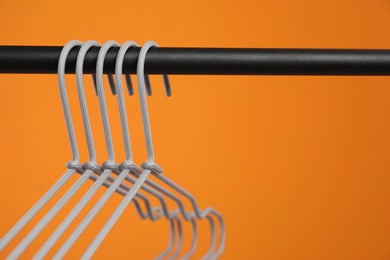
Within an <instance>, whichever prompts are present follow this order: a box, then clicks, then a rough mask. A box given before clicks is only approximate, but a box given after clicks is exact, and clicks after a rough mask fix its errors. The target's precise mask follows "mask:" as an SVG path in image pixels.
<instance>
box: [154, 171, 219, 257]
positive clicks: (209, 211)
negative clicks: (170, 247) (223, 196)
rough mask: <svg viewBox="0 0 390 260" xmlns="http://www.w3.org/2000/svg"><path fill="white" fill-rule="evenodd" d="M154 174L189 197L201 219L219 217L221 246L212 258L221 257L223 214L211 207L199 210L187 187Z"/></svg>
mask: <svg viewBox="0 0 390 260" xmlns="http://www.w3.org/2000/svg"><path fill="white" fill-rule="evenodd" d="M153 175H154V176H155V177H157V178H158V179H160V180H161V181H163V182H164V183H165V184H167V185H168V186H170V187H172V188H173V189H175V190H177V191H178V192H179V193H180V194H182V195H183V196H184V197H186V198H187V199H189V200H190V202H191V204H192V207H193V209H194V213H195V215H196V216H197V217H198V218H199V219H204V218H205V217H207V216H210V215H214V216H215V217H216V218H217V219H218V222H219V225H220V242H219V248H218V250H217V252H215V253H214V254H213V255H211V258H212V259H215V258H217V257H219V256H220V255H221V254H222V253H223V251H224V248H225V241H226V235H225V234H226V233H225V224H224V221H223V217H222V215H221V214H220V213H219V212H218V211H216V210H215V209H213V208H210V207H209V208H206V209H205V210H203V211H201V210H199V206H198V205H197V203H196V200H195V199H194V197H193V196H192V195H191V194H190V193H189V192H187V191H186V190H185V189H183V188H182V187H180V186H179V185H177V184H176V183H174V182H173V181H171V180H170V179H169V178H167V177H166V176H164V175H162V174H153ZM178 203H179V202H178ZM179 207H180V208H182V207H183V205H179ZM183 211H184V208H183ZM183 217H186V216H185V215H184V214H183ZM212 230H213V229H212ZM207 255H209V253H207V254H206V256H207Z"/></svg>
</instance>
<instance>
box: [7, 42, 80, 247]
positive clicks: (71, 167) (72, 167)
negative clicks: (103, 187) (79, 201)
mask: <svg viewBox="0 0 390 260" xmlns="http://www.w3.org/2000/svg"><path fill="white" fill-rule="evenodd" d="M81 44H82V43H81V42H80V41H70V42H68V43H67V44H66V45H65V46H64V48H63V49H62V50H61V54H60V59H59V61H58V87H59V90H60V97H61V104H62V109H63V112H64V117H65V123H66V127H67V131H68V138H69V142H70V146H71V150H72V161H70V162H68V163H67V168H68V170H67V171H66V173H65V174H64V175H63V176H62V177H60V179H59V180H58V181H57V182H56V183H55V184H54V185H53V186H52V187H51V188H50V189H49V190H48V191H47V192H46V193H45V194H44V195H43V196H42V197H41V198H40V199H39V201H38V202H37V203H36V204H35V205H34V206H32V207H31V209H30V210H29V211H28V212H27V213H26V214H25V215H24V216H23V217H22V218H21V219H20V220H19V221H18V222H17V223H16V224H15V225H14V226H13V227H12V228H11V229H10V230H9V231H8V232H7V234H5V235H4V236H3V237H2V238H1V240H0V251H1V250H3V249H4V248H5V247H6V246H7V245H8V244H9V242H10V241H11V240H12V239H13V238H14V237H15V236H16V235H17V234H18V233H19V232H20V230H21V229H22V228H23V227H25V226H26V225H27V223H28V222H30V220H31V219H32V218H33V217H34V216H35V215H36V214H37V213H38V211H39V210H40V209H41V208H42V207H43V206H44V205H45V204H46V203H47V202H48V201H49V199H51V198H52V197H53V196H54V194H56V193H57V192H58V190H59V189H60V188H61V187H62V186H63V185H64V184H65V183H66V182H67V181H68V180H69V178H70V177H71V176H72V175H73V174H74V173H75V171H77V172H81V173H82V172H83V165H82V164H81V163H80V162H79V153H78V148H77V141H76V135H75V133H74V127H73V121H72V115H71V112H70V109H69V102H68V95H67V93H66V84H65V62H66V58H67V56H68V54H69V52H70V50H71V49H73V48H74V47H75V46H79V45H81Z"/></svg>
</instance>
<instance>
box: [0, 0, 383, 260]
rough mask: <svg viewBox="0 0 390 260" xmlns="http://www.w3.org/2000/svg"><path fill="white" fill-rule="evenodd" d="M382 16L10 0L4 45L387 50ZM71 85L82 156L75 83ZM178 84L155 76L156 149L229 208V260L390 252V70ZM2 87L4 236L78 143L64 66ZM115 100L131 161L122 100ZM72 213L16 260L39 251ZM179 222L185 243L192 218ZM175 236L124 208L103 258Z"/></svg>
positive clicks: (248, 4) (140, 147) (371, 7)
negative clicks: (68, 120)
mask: <svg viewBox="0 0 390 260" xmlns="http://www.w3.org/2000/svg"><path fill="white" fill-rule="evenodd" d="M389 13H390V2H389V1H387V0H372V1H362V0H355V1H347V0H330V1H309V0H295V1H256V0H252V1H240V2H233V1H220V2H217V1H206V0H200V1H108V2H107V1H89V2H88V1H75V0H71V1H69V0H68V1H63V2H61V3H60V2H58V1H43V0H35V1H26V0H24V1H22V0H20V1H5V0H2V1H0V24H1V25H2V26H1V27H2V28H1V34H0V44H3V45H63V44H65V43H66V42H67V41H69V40H71V39H78V40H83V41H86V40H90V39H94V40H97V41H99V42H100V43H104V42H105V41H107V40H112V39H114V40H117V41H119V42H120V43H123V42H124V41H126V40H130V39H133V40H136V41H138V42H139V43H140V44H142V43H143V42H145V41H146V40H155V41H156V42H158V43H159V44H160V45H161V46H177V47H185V46H188V47H189V46H194V47H294V48H387V49H389V48H390V36H389V35H390V33H389V24H390V15H389ZM67 80H68V81H67V82H68V87H69V95H70V97H71V102H72V107H73V108H74V109H73V111H74V117H75V124H76V125H77V133H78V140H79V143H80V149H81V152H82V158H83V161H86V160H87V153H86V148H85V140H84V138H83V132H82V128H81V121H80V114H79V111H78V110H79V109H78V104H77V94H76V87H75V84H74V82H75V78H74V76H69V77H68V78H67ZM86 82H87V83H86V87H87V95H88V96H87V98H88V102H89V103H88V104H89V106H90V111H91V113H92V114H93V115H92V123H93V126H94V128H93V130H94V135H95V139H96V146H97V149H98V157H99V160H100V161H102V160H104V159H106V151H105V146H104V139H103V131H102V127H101V123H100V121H99V118H100V115H99V110H98V103H97V98H96V97H95V96H94V95H93V91H92V89H93V87H92V85H91V82H90V78H89V77H88V78H87V77H86ZM171 83H172V89H173V96H172V97H171V98H166V97H164V95H163V86H162V83H161V79H160V77H152V84H153V87H154V89H155V91H154V96H153V97H150V98H149V106H150V113H151V120H152V130H153V134H154V142H155V147H156V158H157V159H156V160H157V162H158V163H159V164H160V165H161V166H162V167H163V168H164V169H165V174H166V176H168V177H170V178H172V179H173V180H175V181H177V182H178V183H180V184H181V185H182V186H183V187H186V188H187V189H188V190H189V191H191V192H192V193H193V194H194V195H196V197H197V199H198V202H199V204H200V205H201V206H202V207H206V206H209V205H211V206H213V207H215V208H217V209H218V210H219V211H220V212H222V213H223V215H224V217H225V220H226V225H227V232H228V236H227V245H226V251H225V253H224V255H223V257H222V259H275V260H276V259H283V260H285V259H300V260H303V259H343V260H345V259H354V260H358V259H389V258H390V246H389V245H390V224H389V223H390V222H389V219H390V206H389V205H390V189H389V186H390V175H389V170H390V163H389V153H390V123H389V122H390V102H389V100H390V78H389V77H298V76H289V77H283V76H171ZM0 86H1V87H0V120H1V127H0V146H1V151H0V158H1V159H0V161H1V169H2V173H1V182H0V202H1V215H0V220H1V221H0V234H1V235H2V234H4V233H5V232H6V231H7V230H8V229H9V228H10V227H11V226H12V225H13V224H14V223H15V222H16V221H17V220H18V219H19V218H20V217H21V216H22V215H23V213H24V212H26V211H27V210H28V209H29V208H30V207H31V206H32V205H33V203H34V202H35V201H37V200H38V198H39V197H40V196H41V195H42V194H43V193H44V192H45V191H46V190H47V189H48V188H49V187H50V186H51V185H52V184H53V183H54V182H55V180H56V179H57V178H59V176H61V174H62V173H63V172H64V171H65V166H64V164H65V162H66V161H68V160H69V159H70V149H69V145H68V140H67V135H66V131H65V124H64V120H63V115H62V111H61V106H60V99H59V93H58V88H57V81H56V76H55V75H0ZM108 102H109V103H110V106H109V109H110V110H109V112H110V117H111V120H112V125H113V127H112V128H113V132H114V140H115V146H116V150H117V157H118V160H122V159H123V156H124V152H123V147H122V145H121V134H120V127H119V120H118V115H117V108H116V100H115V98H113V97H109V98H108ZM127 105H128V109H129V122H130V127H131V131H132V140H133V146H134V153H135V160H136V162H137V163H141V162H142V161H143V160H144V159H145V158H146V154H145V148H144V139H143V136H142V127H141V119H140V113H139V103H138V98H137V96H134V97H129V98H128V99H127ZM83 190H84V191H85V190H86V187H85V188H84V189H83ZM102 192H103V191H101V192H100V194H101V193H102ZM81 194H82V193H78V194H77V196H76V197H75V198H74V199H73V200H72V203H73V204H74V202H75V201H77V198H80V195H81ZM56 198H58V196H57V197H56ZM94 199H95V201H96V198H94ZM120 199H121V198H120V197H119V196H115V197H114V198H113V199H112V201H111V202H110V203H109V206H108V207H107V208H105V209H104V210H103V212H102V213H103V214H101V215H99V217H98V218H97V219H96V221H94V222H93V224H92V225H91V226H90V227H89V228H88V230H87V232H86V233H85V234H84V235H83V236H82V238H81V239H80V241H79V243H77V245H76V246H75V247H74V248H73V249H72V250H71V252H70V253H69V254H68V255H67V256H68V257H69V259H71V258H76V257H79V256H80V255H81V253H82V252H83V251H84V250H85V248H86V247H87V245H88V243H89V242H90V241H91V239H92V238H93V236H94V235H95V234H96V233H97V232H98V230H99V228H100V227H101V226H102V225H103V223H104V221H105V220H106V219H107V217H108V216H109V214H110V212H111V211H112V210H113V209H114V208H115V206H116V205H117V204H118V202H119V201H120ZM153 203H154V204H155V205H158V204H157V202H156V201H153ZM47 208H48V207H47ZM70 208H71V206H68V207H66V208H65V209H64V210H63V211H61V213H60V214H59V216H58V217H57V218H56V219H55V220H54V222H53V224H51V225H50V226H49V227H48V228H47V230H45V231H44V232H43V233H42V234H41V236H39V239H38V240H37V241H36V242H34V243H33V245H32V246H31V247H30V248H29V249H28V250H26V252H25V254H24V255H23V258H25V259H27V258H30V257H31V256H32V255H33V253H34V252H36V250H37V249H38V248H39V246H40V245H41V244H42V242H43V241H44V239H45V238H47V236H48V235H49V234H50V233H51V232H52V231H53V229H54V228H55V226H56V224H58V223H59V222H60V220H61V218H62V217H64V216H65V213H66V212H67V211H69V210H70ZM89 208H90V206H88V207H87V209H89ZM87 209H86V210H84V211H83V213H82V214H83V215H85V213H86V212H87ZM39 216H42V214H40V215H39ZM38 219H39V217H38V218H35V219H34V221H33V222H32V223H31V224H30V225H29V226H28V228H26V229H25V230H23V232H22V233H21V235H19V236H18V237H17V239H15V241H13V243H12V244H11V246H9V247H7V248H6V250H4V252H1V253H0V258H4V257H5V256H6V255H7V253H9V252H10V251H11V248H12V247H13V246H15V245H16V244H17V243H16V242H17V241H20V239H21V238H22V237H23V234H26V232H27V230H28V229H29V228H31V227H32V226H33V224H34V223H36V222H37V220H38ZM79 220H80V219H78V221H79ZM72 227H74V225H73V226H72ZM184 231H185V232H186V234H187V236H186V242H185V248H187V249H188V248H189V236H188V234H189V232H190V229H189V226H188V225H185V230H184ZM200 233H201V237H202V239H201V240H202V241H201V242H200V244H199V250H198V252H197V254H196V256H197V258H198V257H200V256H201V255H202V254H203V253H204V252H205V251H206V250H207V246H208V226H207V223H204V222H201V223H200ZM67 234H69V233H67ZM167 239H168V224H167V222H166V221H165V220H161V221H159V222H157V223H152V222H151V221H142V220H140V219H139V217H138V216H137V215H136V214H135V210H134V208H133V207H131V208H129V209H128V210H127V211H125V213H124V215H123V216H122V217H121V218H120V221H119V222H118V224H117V225H116V226H115V228H114V229H113V230H112V232H111V233H110V234H109V236H108V237H107V239H106V240H105V241H104V243H103V244H102V246H101V248H99V250H98V252H97V253H96V255H95V258H96V259H107V258H112V259H125V256H131V258H132V259H150V258H152V257H153V256H155V255H156V254H158V252H161V251H162V250H163V249H164V248H165V246H166V245H167V242H168V240H167ZM61 241H63V240H61ZM56 248H58V245H57V247H56ZM54 251H55V250H53V251H51V254H50V255H53V252H54ZM126 259H128V258H127V257H126Z"/></svg>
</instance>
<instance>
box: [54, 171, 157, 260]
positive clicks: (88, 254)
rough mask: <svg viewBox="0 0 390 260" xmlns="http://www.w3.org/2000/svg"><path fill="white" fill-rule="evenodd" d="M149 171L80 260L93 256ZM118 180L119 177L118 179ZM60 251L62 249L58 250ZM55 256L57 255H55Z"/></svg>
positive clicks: (57, 259) (128, 194)
mask: <svg viewBox="0 0 390 260" xmlns="http://www.w3.org/2000/svg"><path fill="white" fill-rule="evenodd" d="M150 172H151V171H150V170H145V171H144V172H143V173H142V174H141V176H140V177H139V179H138V180H137V182H136V183H135V184H134V186H133V188H132V189H131V190H130V191H129V193H127V195H126V196H125V198H124V199H123V200H122V201H121V203H120V204H119V206H118V207H117V208H116V210H115V211H114V213H113V214H112V215H111V217H110V218H109V219H108V221H107V222H106V224H105V225H104V226H103V228H102V229H101V230H100V232H99V234H98V235H97V236H96V237H95V239H94V240H93V241H92V243H91V244H90V246H89V247H88V249H87V251H85V253H84V254H83V256H82V257H81V259H83V260H85V259H90V258H91V256H92V255H93V254H94V252H95V251H96V249H97V248H98V247H99V245H100V244H101V242H102V241H103V240H104V238H105V237H106V235H107V234H108V232H110V230H111V228H112V227H113V226H114V224H115V223H116V221H117V220H118V219H119V217H120V216H121V215H122V213H123V211H124V210H125V209H126V207H127V206H128V205H129V203H130V201H131V200H132V199H133V198H134V195H135V194H136V192H137V191H138V190H139V189H140V188H141V186H142V184H143V183H144V182H145V180H146V178H148V176H149V174H150ZM118 178H119V177H118ZM60 250H62V248H61V249H60ZM56 256H57V255H56ZM58 256H59V257H58V258H57V257H56V258H54V259H55V260H59V259H61V256H63V255H62V254H58Z"/></svg>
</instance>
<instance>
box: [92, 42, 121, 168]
mask: <svg viewBox="0 0 390 260" xmlns="http://www.w3.org/2000/svg"><path fill="white" fill-rule="evenodd" d="M114 46H115V47H120V45H119V43H117V42H116V41H108V42H106V43H105V44H103V46H102V47H101V48H100V51H99V55H98V58H97V62H96V86H97V93H98V96H99V104H100V113H101V115H102V122H103V127H104V137H105V140H106V147H107V152H108V161H107V162H111V163H113V162H114V160H115V153H114V145H113V143H112V136H111V127H110V121H109V118H108V111H107V102H106V97H105V94H104V83H103V67H104V59H105V57H106V55H107V52H108V51H109V49H110V48H111V47H114ZM112 84H113V85H114V86H115V85H116V84H115V81H113V82H112ZM118 168H119V167H118Z"/></svg>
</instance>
